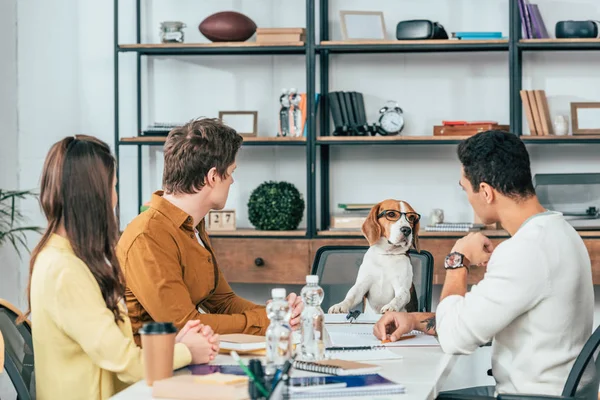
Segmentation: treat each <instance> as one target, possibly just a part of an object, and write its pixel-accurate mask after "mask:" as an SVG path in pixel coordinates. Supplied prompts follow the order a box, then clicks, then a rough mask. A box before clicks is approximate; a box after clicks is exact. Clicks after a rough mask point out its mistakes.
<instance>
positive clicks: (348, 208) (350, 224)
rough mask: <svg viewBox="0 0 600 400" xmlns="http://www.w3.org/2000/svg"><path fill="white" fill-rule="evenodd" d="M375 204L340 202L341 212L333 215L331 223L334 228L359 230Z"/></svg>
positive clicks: (330, 226) (331, 227)
mask: <svg viewBox="0 0 600 400" xmlns="http://www.w3.org/2000/svg"><path fill="white" fill-rule="evenodd" d="M373 206H374V204H338V208H339V209H340V212H338V213H336V214H335V215H333V216H332V217H331V222H330V225H329V228H330V229H333V230H352V229H355V230H358V229H360V228H361V227H362V224H363V223H364V222H365V219H367V216H368V215H369V211H371V208H373Z"/></svg>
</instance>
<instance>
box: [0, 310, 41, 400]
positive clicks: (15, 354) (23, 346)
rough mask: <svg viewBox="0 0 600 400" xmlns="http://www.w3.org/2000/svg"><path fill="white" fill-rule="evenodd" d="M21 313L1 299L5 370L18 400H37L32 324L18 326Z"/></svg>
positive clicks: (0, 319) (0, 324)
mask: <svg viewBox="0 0 600 400" xmlns="http://www.w3.org/2000/svg"><path fill="white" fill-rule="evenodd" d="M20 316H21V312H20V311H19V310H18V309H17V308H16V307H15V306H13V305H12V304H10V303H9V302H7V301H5V300H2V299H0V331H1V332H2V336H3V338H4V370H5V372H6V374H7V375H8V377H9V378H10V380H11V382H12V384H13V386H14V387H15V390H16V392H17V400H34V399H35V378H34V364H33V339H32V336H31V323H30V322H29V321H25V322H23V323H22V324H17V319H18V318H19V317H20Z"/></svg>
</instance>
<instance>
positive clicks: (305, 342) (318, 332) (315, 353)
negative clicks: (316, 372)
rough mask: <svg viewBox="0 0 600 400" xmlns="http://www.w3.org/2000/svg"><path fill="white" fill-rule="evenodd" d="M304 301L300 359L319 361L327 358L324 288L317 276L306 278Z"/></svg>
mask: <svg viewBox="0 0 600 400" xmlns="http://www.w3.org/2000/svg"><path fill="white" fill-rule="evenodd" d="M300 295H301V296H302V300H304V310H303V311H302V314H301V316H300V321H301V322H300V324H301V328H300V329H301V332H302V342H301V343H300V352H299V354H298V358H300V359H301V360H303V361H319V360H322V359H323V358H324V356H325V344H324V341H323V333H324V332H323V327H324V322H325V314H324V313H323V310H322V309H321V303H322V302H323V288H322V287H321V286H319V277H318V276H317V275H307V276H306V286H304V287H303V288H302V291H301V292H300Z"/></svg>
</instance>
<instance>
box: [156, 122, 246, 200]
mask: <svg viewBox="0 0 600 400" xmlns="http://www.w3.org/2000/svg"><path fill="white" fill-rule="evenodd" d="M242 140H243V138H242V136H241V135H239V134H238V133H237V132H236V131H235V130H234V129H233V128H230V127H229V126H227V125H225V124H224V123H223V122H221V120H219V119H215V118H202V119H196V120H192V121H190V122H188V123H187V124H185V125H183V126H181V127H177V128H174V129H173V130H172V131H171V132H169V136H167V140H166V142H165V146H164V152H165V165H164V170H163V189H164V191H165V193H169V194H171V193H173V194H182V193H187V194H194V193H196V192H198V191H199V190H201V189H202V187H203V186H204V183H205V182H204V180H205V178H206V175H207V174H208V171H210V169H211V168H216V169H217V173H218V174H219V176H221V177H222V178H226V177H227V168H228V167H229V166H230V165H231V164H233V163H234V161H235V156H236V155H237V152H238V150H239V149H240V146H241V145H242Z"/></svg>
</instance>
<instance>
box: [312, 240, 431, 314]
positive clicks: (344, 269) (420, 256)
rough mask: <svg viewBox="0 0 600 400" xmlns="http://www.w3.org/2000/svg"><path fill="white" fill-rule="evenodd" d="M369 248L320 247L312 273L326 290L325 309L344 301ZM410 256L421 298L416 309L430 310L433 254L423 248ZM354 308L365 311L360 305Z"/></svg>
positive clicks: (418, 293)
mask: <svg viewBox="0 0 600 400" xmlns="http://www.w3.org/2000/svg"><path fill="white" fill-rule="evenodd" d="M368 249H369V246H323V247H321V248H319V249H318V250H317V253H316V255H315V259H314V262H313V266H312V272H311V273H312V274H313V275H318V276H319V285H320V286H321V287H323V289H324V290H325V298H324V300H323V303H322V305H321V307H322V308H323V310H324V311H325V312H327V309H329V307H331V306H332V305H334V304H336V303H339V302H340V301H342V300H344V297H346V294H347V293H348V290H350V288H351V287H352V286H353V285H354V283H355V281H356V276H357V275H358V269H359V267H360V265H361V264H362V261H363V257H364V255H365V253H366V252H367V250H368ZM409 256H410V261H411V264H412V266H413V284H414V286H415V291H416V294H417V300H418V310H414V311H421V312H429V311H431V292H432V288H433V256H432V255H431V253H429V252H427V251H424V250H421V252H416V251H414V250H410V251H409ZM354 309H359V310H361V311H362V309H361V306H360V305H358V306H356V307H355V308H354Z"/></svg>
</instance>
